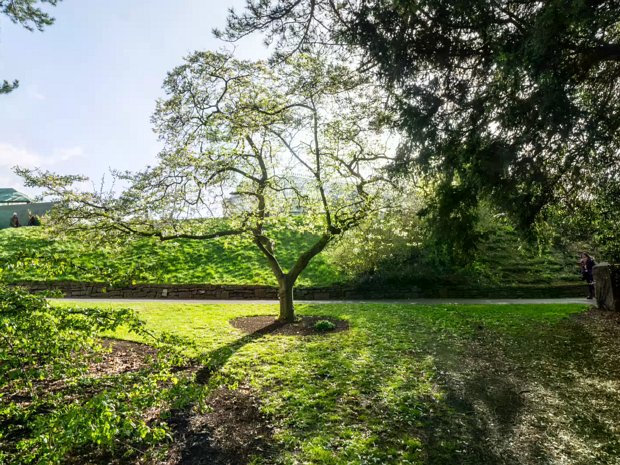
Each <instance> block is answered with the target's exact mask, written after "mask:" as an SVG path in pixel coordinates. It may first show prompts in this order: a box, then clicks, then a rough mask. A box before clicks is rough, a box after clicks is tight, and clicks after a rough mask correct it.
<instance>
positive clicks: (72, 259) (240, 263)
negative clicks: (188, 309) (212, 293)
mask: <svg viewBox="0 0 620 465" xmlns="http://www.w3.org/2000/svg"><path fill="white" fill-rule="evenodd" d="M312 240H313V237H312V236H311V235H309V234H300V235H294V234H293V233H291V232H283V233H281V234H280V235H279V237H278V244H277V252H278V257H279V258H280V262H281V263H282V265H283V266H284V267H285V268H288V267H290V266H292V265H293V263H294V261H295V260H296V258H297V256H298V255H299V254H300V253H301V252H302V251H303V250H305V249H306V248H307V247H308V246H309V244H311V243H312ZM0 269H1V270H2V274H1V275H2V277H3V279H4V281H7V282H16V281H23V280H32V281H65V280H67V281H86V282H108V281H112V282H120V283H124V284H129V283H136V282H138V283H172V284H193V283H207V284H262V285H271V286H275V285H276V284H277V283H276V280H275V278H274V277H273V274H272V272H271V270H270V268H269V266H268V265H267V262H266V260H265V258H264V257H263V256H262V255H261V253H260V252H259V251H258V249H257V248H256V247H255V246H254V245H253V244H251V243H248V242H245V243H242V242H235V241H234V240H231V239H228V240H223V239H222V240H209V241H191V240H178V241H168V242H163V243H162V242H160V241H157V240H155V239H144V238H143V239H136V240H128V241H127V242H125V243H123V244H118V245H117V246H116V247H111V246H108V247H103V246H96V247H93V246H92V244H90V243H85V242H83V241H80V240H78V239H68V238H64V239H56V238H54V237H50V236H49V235H48V233H47V232H46V230H45V229H44V228H19V229H13V228H9V229H3V230H0ZM342 280H344V275H343V274H342V273H341V272H339V271H338V270H337V269H336V267H334V266H333V265H331V264H330V263H329V262H328V261H327V260H326V258H325V256H322V255H320V256H318V257H316V258H315V259H314V260H313V261H312V262H311V263H310V265H309V266H308V268H307V269H306V270H305V271H304V273H303V274H302V275H301V276H300V278H299V280H298V283H297V284H298V285H300V286H319V287H320V286H329V285H332V284H334V283H337V282H340V281H342Z"/></svg>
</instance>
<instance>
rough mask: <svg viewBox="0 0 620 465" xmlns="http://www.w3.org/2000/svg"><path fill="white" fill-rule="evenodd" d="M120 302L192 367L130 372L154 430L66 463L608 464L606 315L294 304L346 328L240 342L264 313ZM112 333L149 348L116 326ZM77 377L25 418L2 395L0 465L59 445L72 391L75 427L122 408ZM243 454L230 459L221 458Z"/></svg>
mask: <svg viewBox="0 0 620 465" xmlns="http://www.w3.org/2000/svg"><path fill="white" fill-rule="evenodd" d="M58 305H60V304H58ZM72 307H73V304H71V303H70V302H63V303H62V305H61V307H60V308H72ZM97 307H99V308H105V306H104V305H103V304H99V305H98V306H97ZM132 308H133V310H135V311H136V314H137V315H138V316H139V317H140V318H141V319H143V320H144V321H145V322H146V326H145V327H146V328H147V329H149V331H152V332H154V333H159V332H160V331H164V330H166V329H169V328H174V335H175V336H178V337H182V338H184V339H186V340H189V341H191V343H192V344H193V347H191V346H187V348H186V350H185V355H186V356H188V357H190V358H192V360H194V362H193V364H189V365H187V364H186V365H185V366H189V367H190V368H188V369H179V368H177V369H173V370H172V371H171V370H163V372H164V373H168V374H169V375H168V376H173V377H174V381H173V378H166V379H157V378H153V377H154V376H155V375H154V374H153V373H155V372H157V371H155V372H153V371H152V369H151V371H143V372H139V373H141V375H140V378H136V377H135V376H136V375H135V374H133V375H128V374H124V375H122V376H121V378H120V379H125V378H124V377H129V378H131V377H132V376H134V377H133V378H131V379H132V382H131V383H130V384H126V385H124V386H125V387H126V388H127V389H129V390H128V391H127V392H126V394H125V397H123V399H124V400H125V401H128V399H129V398H131V399H132V400H131V401H130V402H129V403H128V404H123V405H125V407H123V408H130V409H134V408H135V409H141V411H142V417H140V418H141V420H142V421H143V423H142V424H144V425H146V426H147V427H149V428H150V427H155V426H156V427H157V428H161V436H153V435H148V434H147V435H146V436H145V437H146V438H147V440H140V439H139V438H140V433H139V428H138V429H133V430H132V429H131V427H130V426H128V425H127V424H124V425H125V426H124V427H123V428H118V427H114V428H112V429H111V430H110V431H108V432H107V433H106V434H108V435H109V436H108V438H109V439H107V440H106V441H103V442H102V443H101V444H99V443H98V442H97V441H96V440H94V441H90V442H80V440H79V438H81V437H82V436H83V435H82V436H78V439H76V443H75V444H73V445H72V446H71V447H70V446H68V445H67V446H66V447H65V448H64V449H62V450H63V451H64V454H65V456H64V459H63V460H65V462H63V463H72V461H73V462H76V463H77V462H80V461H79V459H80V457H81V458H82V459H83V457H85V455H83V454H85V453H86V451H88V453H89V454H90V455H88V457H90V458H91V459H92V460H91V459H89V460H90V462H89V463H97V461H96V458H97V457H99V458H100V462H101V457H104V458H105V460H107V461H103V462H101V463H154V461H156V460H159V463H170V464H172V463H190V464H192V463H201V462H199V461H198V457H201V460H205V459H206V458H210V460H211V462H210V463H227V462H226V461H227V460H228V461H229V462H230V461H231V460H232V463H239V464H242V463H254V464H260V463H262V464H268V463H273V464H295V463H315V464H372V463H382V464H384V463H385V464H388V463H394V464H396V463H399V464H406V463H411V464H452V463H461V464H484V463H487V464H531V463H563V462H566V463H569V462H570V463H573V464H590V463H601V464H606V463H608V464H612V463H616V461H617V457H618V456H620V436H619V435H618V432H617V430H616V429H615V427H614V425H615V424H617V423H618V421H620V414H619V411H618V409H617V408H616V405H615V403H616V400H617V398H618V395H619V394H620V385H618V382H617V380H618V379H619V375H620V373H619V372H618V367H619V366H620V363H618V362H619V361H620V351H619V350H618V347H617V342H616V341H617V338H618V337H619V336H620V325H618V324H617V323H616V321H615V320H613V321H612V320H609V318H611V317H613V315H611V314H605V313H602V312H596V311H588V312H584V310H585V308H584V307H583V306H574V305H573V306H570V305H538V306H519V305H515V306H508V305H506V306H435V307H428V306H412V305H389V306H386V305H370V304H369V305H345V304H338V305H303V306H299V307H298V313H299V315H301V316H302V318H303V317H313V318H315V319H317V321H318V320H319V319H320V320H330V321H340V320H345V321H347V322H348V329H346V330H344V331H340V332H333V333H332V332H327V333H325V334H324V335H311V336H298V335H296V336H290V335H281V334H276V333H273V334H271V333H269V332H268V331H267V332H264V331H263V332H259V333H254V334H245V333H244V332H242V331H240V330H238V329H236V328H235V327H233V326H232V325H231V323H230V321H231V320H238V319H239V318H242V317H249V316H253V315H257V316H260V315H263V316H264V315H274V317H275V315H276V314H277V306H275V305H244V304H239V305H200V304H195V305H194V304H191V305H190V304H172V303H144V304H132ZM114 335H115V336H116V337H121V338H124V339H131V340H133V341H136V342H144V341H145V335H141V334H137V333H135V332H133V333H132V332H130V331H129V330H128V329H122V328H121V329H117V330H116V331H115V332H114ZM136 347H138V348H143V349H144V350H146V349H147V347H148V346H144V345H139V346H136ZM192 367H193V368H192ZM147 372H149V373H151V374H150V375H148V376H146V375H145V374H144V373H147ZM86 379H88V378H83V380H82V381H81V382H80V383H77V384H71V383H69V385H68V386H70V387H71V389H70V391H71V395H67V394H66V393H62V391H60V392H56V393H47V394H45V393H42V394H41V396H42V397H41V398H40V400H39V401H38V402H39V404H38V405H39V407H38V408H39V410H38V411H37V413H38V414H39V415H38V419H37V420H36V421H35V420H34V418H35V417H34V416H29V415H28V414H26V413H23V412H31V413H34V412H33V411H31V410H28V409H26V410H20V409H19V408H18V407H20V408H23V407H22V406H20V405H19V404H18V403H19V402H21V401H22V400H20V399H16V398H14V397H7V395H6V391H4V392H5V395H4V397H2V400H1V405H2V418H1V419H0V421H2V422H3V425H7V422H9V423H8V424H13V425H14V426H13V427H12V428H13V429H12V430H11V431H14V433H13V434H12V435H11V434H9V435H6V434H5V436H4V437H3V438H2V439H1V440H0V442H1V445H0V449H1V450H2V451H3V453H4V454H5V456H4V457H5V459H4V460H5V462H6V463H20V460H22V459H21V458H18V457H21V456H19V455H11V454H15V450H16V449H19V450H23V449H24V448H25V445H26V444H31V442H29V441H39V443H40V444H43V442H41V441H43V439H42V438H43V436H41V435H44V436H45V437H46V438H47V440H48V441H59V440H60V439H59V438H65V439H64V441H65V443H66V441H67V438H68V437H70V436H68V434H69V433H68V432H69V431H73V430H71V428H72V427H73V428H75V426H72V425H74V423H73V422H72V420H71V418H72V417H71V416H70V415H67V414H66V413H65V412H67V410H66V409H70V407H71V405H76V404H75V402H78V400H76V399H78V398H79V396H84V397H85V398H86V399H89V398H90V399H94V400H93V402H97V405H96V406H95V405H93V408H96V409H98V410H97V412H99V413H100V414H101V415H98V416H97V417H94V416H91V417H88V415H86V414H84V415H85V416H81V418H82V419H81V420H80V421H81V423H79V425H80V431H91V430H92V429H93V428H94V429H95V430H97V431H99V430H98V429H97V428H98V427H97V425H98V424H99V423H98V422H101V418H105V417H106V415H110V416H111V417H113V418H115V417H116V415H117V413H116V412H115V410H114V409H115V408H118V407H119V405H117V404H115V403H114V402H112V403H109V404H108V403H107V401H103V400H102V399H101V397H100V395H99V394H97V395H96V396H94V397H93V396H92V393H93V390H95V391H97V389H101V387H102V386H103V385H105V386H108V385H110V384H112V385H116V384H115V383H116V381H114V379H115V378H114V377H112V376H109V377H106V378H104V379H105V382H104V379H101V380H99V381H90V383H89V382H87V381H85V380H86ZM153 383H155V384H153ZM35 384H36V383H35ZM92 386H96V387H97V389H93V388H92ZM145 386H150V389H146V388H145ZM156 386H159V390H158V389H157V388H156ZM166 386H169V387H171V388H172V386H174V388H173V389H174V391H170V390H169V389H168V388H166V389H162V387H166ZM135 390H137V391H139V392H144V393H146V392H150V393H151V396H152V397H149V396H147V395H136V394H134V391H135ZM171 392H173V393H174V395H173V396H172V395H170V394H171ZM76 396H77V397H76ZM126 396H129V397H126ZM50 399H53V401H50ZM100 401H101V402H100ZM81 402H85V403H83V405H85V406H87V407H88V406H89V405H91V404H90V403H88V402H90V401H85V400H82V401H81ZM82 410H84V411H85V412H88V411H91V410H92V409H89V408H86V409H81V410H80V411H82ZM92 411H94V410H92ZM58 412H63V413H62V414H60V413H58ZM52 419H53V421H52ZM50 421H52V423H50ZM89 422H93V424H94V426H93V425H91V424H90V423H89ZM34 424H36V425H38V429H37V428H33V425H34ZM50 424H53V425H54V428H50V427H49V425H50ZM136 424H138V423H136ZM15 425H18V426H19V427H20V428H21V429H19V430H16V429H15V428H17V426H15ZM44 425H46V428H45V429H42V427H43V426H44ZM2 430H3V431H7V430H6V427H3V429H2ZM15 431H19V434H17V433H15ZM106 431H107V430H106ZM128 431H131V435H132V436H131V438H132V439H131V440H130V439H129V438H128V437H127V436H126V433H127V432H128ZM157 431H159V430H157ZM44 432H45V433H44ZM85 434H86V433H85ZM89 434H90V433H89ZM124 434H125V436H124ZM158 434H160V433H159V432H158ZM133 435H137V436H135V437H134V436H133ZM37 438H38V439H37ZM133 439H135V440H136V442H132V441H133ZM235 441H237V442H235ZM16 443H17V445H16ZM20 444H21V445H20ZM248 444H250V445H251V447H250V446H248ZM239 447H240V448H241V449H239V450H242V451H245V452H243V453H244V454H245V455H243V456H242V457H240V456H238V455H234V454H233V451H234V450H237V449H238V448H239ZM243 447H246V449H243ZM247 447H250V448H249V449H247ZM236 448H237V449H236ZM28 450H30V448H29V449H28ZM40 450H41V449H36V450H35V449H32V454H31V455H30V456H29V457H30V458H31V459H32V460H33V463H53V462H42V461H40V460H39V459H37V458H36V454H37V453H39V452H37V451H40ZM231 454H233V455H231ZM69 459H71V460H69ZM37 460H39V461H38V462H37ZM166 460H168V461H167V462H166ZM192 460H193V461H192ZM22 462H23V461H22ZM0 463H1V462H0ZM80 463H84V462H83V460H82V462H80Z"/></svg>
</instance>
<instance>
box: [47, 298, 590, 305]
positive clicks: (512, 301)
mask: <svg viewBox="0 0 620 465" xmlns="http://www.w3.org/2000/svg"><path fill="white" fill-rule="evenodd" d="M50 300H70V301H79V302H103V303H111V304H127V303H143V302H170V303H176V304H193V305H199V304H209V305H214V304H273V305H276V304H278V301H277V300H214V299H191V300H188V299H99V298H86V299H78V298H67V299H50ZM295 303H296V304H399V305H403V304H406V305H407V304H408V305H446V304H458V305H514V304H523V305H532V304H583V305H596V300H588V299H586V298H585V297H584V298H575V297H566V298H556V299H404V300H401V299H394V300H296V301H295Z"/></svg>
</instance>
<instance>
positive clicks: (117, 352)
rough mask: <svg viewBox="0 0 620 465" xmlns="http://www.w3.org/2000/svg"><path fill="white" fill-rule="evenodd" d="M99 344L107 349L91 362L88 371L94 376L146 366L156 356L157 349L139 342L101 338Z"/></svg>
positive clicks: (113, 373)
mask: <svg viewBox="0 0 620 465" xmlns="http://www.w3.org/2000/svg"><path fill="white" fill-rule="evenodd" d="M101 345H102V346H103V347H104V348H105V349H108V350H107V351H105V352H104V353H103V354H101V359H100V360H99V361H97V362H95V363H92V364H91V365H90V366H89V367H88V371H89V372H90V373H91V374H92V375H93V376H95V377H99V376H112V375H119V374H122V373H131V372H134V371H138V370H140V369H142V368H145V367H146V366H148V363H149V362H150V361H151V360H152V359H153V358H155V357H156V355H157V350H156V349H155V348H153V347H151V346H149V345H147V344H140V343H139V342H131V341H121V340H119V339H107V338H106V339H103V340H102V341H101Z"/></svg>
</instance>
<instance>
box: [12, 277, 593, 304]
mask: <svg viewBox="0 0 620 465" xmlns="http://www.w3.org/2000/svg"><path fill="white" fill-rule="evenodd" d="M19 285H22V286H24V287H26V288H28V289H30V290H31V291H33V292H41V291H49V290H59V291H61V292H63V293H64V294H65V296H66V297H92V298H112V299H114V298H127V299H239V300H260V299H268V300H274V299H277V298H278V290H277V288H274V287H270V286H234V285H209V284H203V285H201V284H139V285H135V286H124V287H121V286H118V287H116V286H112V287H110V286H106V285H105V284H96V283H83V282H74V281H64V282H21V283H19ZM586 294H587V290H586V287H585V286H584V285H580V284H575V285H564V286H555V287H550V286H536V287H497V288H466V287H450V288H448V287H436V288H425V289H421V288H418V287H407V288H405V287H402V288H368V287H366V288H355V287H345V286H339V287H330V288H297V289H295V299H299V300H364V299H368V300H374V299H416V298H436V297H439V298H479V299H490V298H495V299H502V298H513V299H518V298H557V297H585V296H586Z"/></svg>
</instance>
